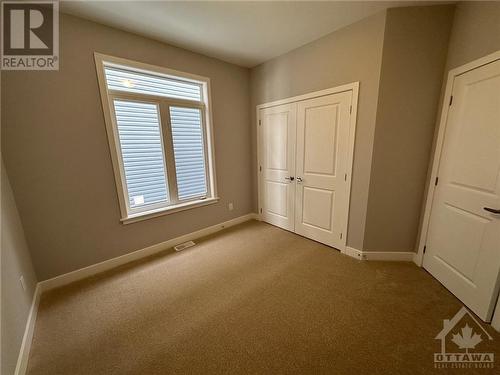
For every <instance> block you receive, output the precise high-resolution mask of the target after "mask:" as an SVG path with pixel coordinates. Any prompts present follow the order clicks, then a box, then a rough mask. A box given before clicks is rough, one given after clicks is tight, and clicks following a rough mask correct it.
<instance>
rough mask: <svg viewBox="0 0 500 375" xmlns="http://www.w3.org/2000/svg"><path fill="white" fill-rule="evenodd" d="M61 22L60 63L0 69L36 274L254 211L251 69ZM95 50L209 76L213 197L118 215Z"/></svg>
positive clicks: (15, 184) (8, 158) (5, 132)
mask: <svg viewBox="0 0 500 375" xmlns="http://www.w3.org/2000/svg"><path fill="white" fill-rule="evenodd" d="M60 28H61V32H60V35H61V61H60V70H59V71H55V72H41V71H35V72H23V71H19V72H4V73H2V74H3V77H2V92H3V93H4V95H3V97H2V110H3V111H2V153H3V157H4V161H5V164H6V167H7V169H8V170H9V173H10V178H11V183H12V188H13V190H14V195H15V198H16V201H17V203H18V209H19V212H20V215H21V218H22V222H23V225H24V230H25V233H26V237H27V241H28V245H29V246H30V250H31V253H32V258H33V263H34V266H35V270H36V273H37V275H38V277H39V279H41V280H43V279H47V278H50V277H53V276H56V275H59V274H62V273H66V272H69V271H72V270H75V269H78V268H81V267H84V266H88V265H91V264H94V263H97V262H100V261H103V260H106V259H110V258H113V257H116V256H119V255H123V254H125V253H128V252H130V251H133V250H137V249H141V248H144V247H146V246H149V245H152V244H156V243H159V242H162V241H165V240H167V239H170V238H173V237H176V236H179V235H182V234H185V233H189V232H192V231H194V230H197V229H200V228H203V227H206V226H210V225H214V224H216V223H219V222H222V221H225V220H229V219H231V218H234V217H237V216H241V215H243V214H247V213H249V212H251V211H252V178H253V175H252V173H251V170H250V168H251V163H252V162H251V144H250V142H249V139H250V137H251V134H250V125H249V121H250V115H249V102H250V98H249V71H248V69H245V68H240V67H237V66H235V65H231V64H228V63H224V62H221V61H219V60H216V59H213V58H209V57H205V56H202V55H199V54H195V53H192V52H189V51H186V50H182V49H179V48H175V47H171V46H168V45H165V44H162V43H159V42H155V41H152V40H150V39H146V38H143V37H139V36H136V35H133V34H130V33H127V32H124V31H120V30H117V29H113V28H109V27H106V26H102V25H99V24H96V23H93V22H89V21H85V20H82V19H79V18H76V17H72V16H67V15H62V17H61V25H60ZM94 51H97V52H101V53H104V54H109V55H114V56H119V57H124V58H129V59H134V60H137V61H141V62H145V63H149V64H155V65H160V66H164V67H168V68H173V69H178V70H181V71H185V72H189V73H195V74H199V75H203V76H207V77H209V78H210V79H211V86H212V101H213V120H214V135H215V154H216V168H217V182H218V191H219V195H220V197H221V201H220V203H218V204H215V205H209V206H205V207H201V208H196V209H193V210H188V211H183V212H179V213H175V214H172V215H168V216H162V217H158V218H154V219H150V220H145V221H142V222H138V223H134V224H129V225H122V224H121V223H120V221H119V218H120V210H119V205H118V199H117V195H116V189H115V182H114V178H113V169H112V166H111V159H110V153H109V148H108V145H107V138H106V132H105V126H104V118H103V113H102V107H101V102H100V97H99V91H98V86H97V78H96V71H95V65H94V61H93V53H94ZM228 202H234V211H231V212H229V211H228V209H227V203H228Z"/></svg>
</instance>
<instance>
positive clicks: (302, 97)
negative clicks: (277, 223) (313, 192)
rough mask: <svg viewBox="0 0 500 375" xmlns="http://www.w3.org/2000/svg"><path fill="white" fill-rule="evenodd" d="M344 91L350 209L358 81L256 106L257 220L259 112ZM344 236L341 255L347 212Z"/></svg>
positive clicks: (347, 221) (343, 246)
mask: <svg viewBox="0 0 500 375" xmlns="http://www.w3.org/2000/svg"><path fill="white" fill-rule="evenodd" d="M346 91H352V99H351V106H352V112H351V117H350V121H349V139H348V145H347V146H348V155H347V206H348V207H350V202H351V182H352V167H353V161H354V144H355V138H356V123H357V117H358V96H359V81H357V82H351V83H348V84H345V85H341V86H336V87H331V88H328V89H324V90H320V91H313V92H309V93H306V94H303V95H297V96H292V97H289V98H284V99H280V100H275V101H271V102H266V103H262V104H259V105H257V106H256V124H255V126H256V129H257V130H256V134H257V167H256V172H257V194H258V197H257V202H258V211H257V215H258V218H259V220H261V219H262V217H261V208H262V204H261V198H262V192H261V182H262V181H261V176H260V162H261V155H260V153H261V144H260V126H259V122H260V110H261V109H264V108H270V107H276V106H279V105H283V104H290V103H297V102H300V101H303V100H308V99H314V98H318V97H321V96H327V95H332V94H339V93H342V92H346ZM344 220H345V222H344V228H345V229H344V231H345V233H344V236H343V238H342V241H343V242H342V248H340V249H339V250H340V251H341V252H342V253H345V251H346V244H347V238H348V236H349V233H348V225H349V212H348V214H347V215H346V218H345V219H344Z"/></svg>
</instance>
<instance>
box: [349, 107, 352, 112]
mask: <svg viewBox="0 0 500 375" xmlns="http://www.w3.org/2000/svg"><path fill="white" fill-rule="evenodd" d="M349 114H352V105H351V106H350V107H349Z"/></svg>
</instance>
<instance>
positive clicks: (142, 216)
mask: <svg viewBox="0 0 500 375" xmlns="http://www.w3.org/2000/svg"><path fill="white" fill-rule="evenodd" d="M219 199H220V198H218V197H216V198H207V199H200V200H197V201H192V202H187V203H181V204H177V205H175V206H169V207H162V208H157V209H155V210H151V211H145V212H141V213H138V214H133V215H129V216H128V217H126V218H123V219H121V220H120V221H121V222H122V224H131V223H135V222H137V221H142V220H147V219H152V218H154V217H158V216H163V215H170V214H173V213H176V212H179V211H185V210H190V209H192V208H196V207H202V206H207V205H209V204H214V203H217V202H218V201H219Z"/></svg>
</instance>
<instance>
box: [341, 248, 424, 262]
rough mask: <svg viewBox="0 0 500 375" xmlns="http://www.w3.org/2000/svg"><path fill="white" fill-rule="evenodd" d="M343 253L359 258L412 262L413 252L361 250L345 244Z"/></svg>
mask: <svg viewBox="0 0 500 375" xmlns="http://www.w3.org/2000/svg"><path fill="white" fill-rule="evenodd" d="M345 254H346V255H349V256H350V257H353V258H356V259H359V260H380V261H398V262H412V261H413V256H414V255H415V253H413V252H411V251H361V250H358V249H355V248H353V247H349V246H346V249H345Z"/></svg>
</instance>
